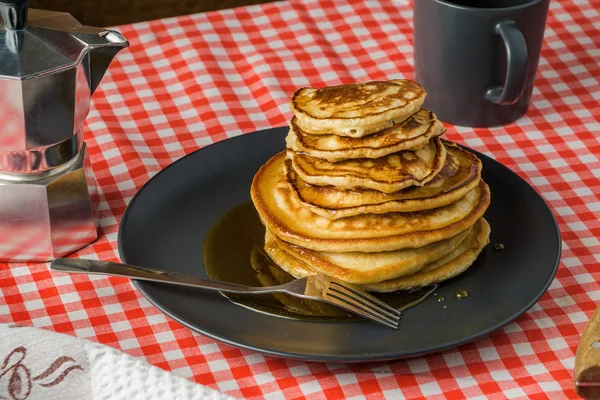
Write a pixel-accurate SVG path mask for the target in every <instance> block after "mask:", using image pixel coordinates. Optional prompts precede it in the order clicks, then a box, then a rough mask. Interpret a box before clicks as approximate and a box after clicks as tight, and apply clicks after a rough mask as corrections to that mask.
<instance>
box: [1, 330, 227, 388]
mask: <svg viewBox="0 0 600 400" xmlns="http://www.w3.org/2000/svg"><path fill="white" fill-rule="evenodd" d="M37 399H41V400H53V399H61V400H86V399H91V400H109V399H110V400H120V399H123V400H138V399H139V400H142V399H143V400H170V399H181V400H188V399H190V400H205V399H206V400H229V399H232V398H231V397H229V396H225V395H223V394H221V393H219V392H217V391H215V390H212V389H209V388H205V387H203V386H201V385H197V384H195V383H193V382H190V381H188V380H186V379H184V378H181V377H178V376H175V375H173V374H171V373H168V372H165V371H163V370H161V369H159V368H157V367H154V366H151V365H149V364H147V363H146V362H144V361H142V360H141V359H137V358H134V357H131V356H129V355H127V354H125V353H122V352H120V351H118V350H115V349H112V348H110V347H107V346H103V345H100V344H97V343H93V342H89V341H87V340H82V339H78V338H75V337H72V336H67V335H61V334H58V333H55V332H50V331H44V330H40V329H36V328H27V327H18V326H15V325H2V324H0V400H37Z"/></svg>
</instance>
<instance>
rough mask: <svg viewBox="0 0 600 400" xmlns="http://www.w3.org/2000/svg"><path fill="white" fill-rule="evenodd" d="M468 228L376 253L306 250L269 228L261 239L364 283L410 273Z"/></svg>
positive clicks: (316, 268)
mask: <svg viewBox="0 0 600 400" xmlns="http://www.w3.org/2000/svg"><path fill="white" fill-rule="evenodd" d="M469 232H470V229H468V230H466V231H464V232H462V233H459V234H458V235H456V236H454V237H452V238H450V239H448V240H443V241H441V242H437V243H432V244H430V245H427V246H424V247H419V248H416V249H403V250H397V251H383V252H379V253H362V252H350V253H332V252H318V251H314V250H308V249H305V248H302V247H299V246H294V245H291V244H289V243H286V242H284V241H283V240H281V239H279V238H277V237H276V236H275V235H273V234H272V233H271V232H269V231H267V232H266V235H265V243H271V242H275V243H274V245H275V246H277V247H279V248H280V249H281V250H283V251H285V252H286V253H289V254H290V255H292V256H293V257H295V258H297V259H298V260H300V261H302V262H304V263H305V264H306V265H308V266H309V267H310V269H311V270H313V271H316V272H320V273H323V274H325V275H328V276H331V277H334V278H337V279H341V280H343V281H346V282H350V283H355V284H367V283H377V282H381V281H384V280H389V279H394V278H399V277H402V276H407V275H411V274H414V273H415V272H417V271H419V270H421V269H422V268H423V267H425V266H426V265H428V264H430V263H432V262H434V261H436V260H438V259H440V258H442V257H444V256H445V255H446V254H448V253H449V252H451V251H453V250H454V249H456V248H457V247H458V246H459V245H460V244H461V243H462V242H463V241H464V240H465V238H466V237H467V235H468V233H469ZM272 247H273V244H270V245H269V246H265V251H266V252H267V254H269V256H270V257H271V259H272V260H273V261H274V262H275V263H276V264H277V265H279V267H280V268H281V269H283V270H284V271H286V272H288V273H289V274H291V275H297V272H295V271H293V270H291V269H290V268H291V267H287V266H286V265H285V263H278V262H277V255H276V254H273V255H271V254H270V252H272V251H273V250H272ZM288 269H290V270H288Z"/></svg>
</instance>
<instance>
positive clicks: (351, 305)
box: [325, 279, 402, 329]
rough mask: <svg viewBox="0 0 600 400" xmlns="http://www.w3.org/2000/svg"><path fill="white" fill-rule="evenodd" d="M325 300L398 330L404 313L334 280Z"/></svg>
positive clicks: (359, 290) (330, 283)
mask: <svg viewBox="0 0 600 400" xmlns="http://www.w3.org/2000/svg"><path fill="white" fill-rule="evenodd" d="M325 300H328V301H330V302H331V303H333V304H335V305H337V306H339V307H342V308H345V309H346V310H348V311H351V312H353V313H355V314H358V315H361V316H363V317H364V318H367V319H370V320H372V321H375V322H379V323H381V324H383V325H386V326H389V327H391V328H394V329H398V323H399V322H400V316H401V315H402V313H401V312H400V311H398V310H396V309H395V308H393V307H391V306H390V305H388V304H386V303H384V302H383V301H381V300H379V299H378V298H376V297H374V296H372V295H370V294H368V293H367V292H365V291H363V290H361V289H357V288H353V287H350V286H346V285H343V284H341V283H339V282H336V281H335V280H333V279H332V280H331V281H330V282H329V286H328V288H327V291H326V292H325Z"/></svg>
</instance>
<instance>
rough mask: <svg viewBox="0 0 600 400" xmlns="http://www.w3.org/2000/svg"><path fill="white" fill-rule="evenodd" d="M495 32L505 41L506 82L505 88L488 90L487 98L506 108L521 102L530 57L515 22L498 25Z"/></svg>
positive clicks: (498, 87) (497, 87) (499, 87)
mask: <svg viewBox="0 0 600 400" xmlns="http://www.w3.org/2000/svg"><path fill="white" fill-rule="evenodd" d="M495 31H496V34H498V35H500V37H501V38H502V40H503V41H504V47H505V49H506V60H507V63H506V64H507V65H506V82H505V83H504V87H502V86H496V87H493V88H491V89H488V91H487V92H486V93H485V98H486V99H487V100H489V101H491V102H492V103H495V104H499V105H503V106H506V105H511V104H515V103H516V102H517V101H519V100H520V99H521V96H522V95H523V92H524V91H525V84H526V83H527V66H528V64H529V56H528V54H527V43H525V38H524V37H523V34H522V33H521V31H520V30H519V28H518V27H517V24H515V23H514V22H513V21H502V22H499V23H497V24H496V27H495Z"/></svg>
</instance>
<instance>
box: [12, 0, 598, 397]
mask: <svg viewBox="0 0 600 400" xmlns="http://www.w3.org/2000/svg"><path fill="white" fill-rule="evenodd" d="M598 26H600V12H599V8H598V4H597V3H595V1H594V0H589V1H586V0H573V1H560V2H559V1H552V2H551V5H550V15H549V18H548V25H547V29H546V35H545V41H544V47H543V51H542V57H541V60H540V65H539V69H538V74H537V79H536V83H535V90H534V93H533V100H532V106H531V109H530V110H529V112H528V113H527V115H526V116H525V117H523V118H521V119H520V120H519V121H517V122H516V123H513V124H510V125H507V126H504V127H499V128H493V129H471V128H458V127H456V128H453V127H451V126H450V127H449V130H448V134H447V137H448V138H449V139H451V140H455V141H457V142H460V143H464V144H466V145H468V146H470V147H472V148H474V149H476V150H479V151H481V152H484V153H486V154H488V155H490V156H492V157H494V158H495V159H497V160H498V161H500V162H502V163H503V164H505V165H506V166H508V167H509V168H511V169H513V170H514V171H516V172H517V173H518V174H519V175H520V176H521V177H523V178H524V179H526V180H527V181H528V182H530V183H531V184H532V185H533V186H534V187H535V188H536V189H537V190H538V192H539V193H541V195H542V196H543V197H544V198H545V199H546V201H547V202H548V203H549V205H550V206H551V208H552V210H553V212H554V214H555V216H556V218H557V220H558V223H559V225H560V230H561V233H562V238H563V243H562V245H563V253H562V262H561V265H560V268H559V271H558V275H557V279H556V280H555V281H554V282H553V283H552V285H551V286H550V288H549V290H548V292H547V293H546V294H545V295H544V296H543V297H542V298H541V300H540V301H539V302H538V303H537V304H536V305H535V306H533V308H531V309H530V310H529V311H528V312H527V313H526V314H525V315H523V316H522V317H521V318H519V319H518V320H517V321H515V322H513V323H511V324H509V325H508V326H506V327H505V328H504V329H502V330H500V331H498V332H495V333H493V334H491V335H489V336H486V337H484V338H482V339H479V340H477V341H476V342H473V343H470V344H466V345H463V346H461V347H459V348H456V349H452V350H448V351H445V352H442V353H437V354H434V355H430V356H427V357H424V358H418V359H412V360H408V361H396V362H388V363H378V364H360V365H341V364H317V363H305V362H300V361H289V360H282V359H275V358H271V357H266V356H263V355H260V354H257V353H254V352H252V351H246V350H240V349H237V348H233V347H230V346H228V345H224V344H221V343H218V342H215V341H214V340H213V339H209V338H207V337H204V336H202V335H198V334H195V333H193V332H191V331H190V330H188V329H186V328H184V327H182V326H180V325H179V324H177V323H176V322H174V321H172V320H171V319H169V318H167V317H166V316H165V315H163V314H162V313H161V312H160V311H159V310H158V309H157V308H155V307H154V306H152V305H151V304H150V303H149V302H148V301H147V300H146V299H144V298H143V297H142V296H141V295H140V293H139V292H137V291H136V290H135V289H134V288H133V287H132V286H131V284H130V283H129V281H128V280H125V279H118V278H106V277H88V276H65V275H61V274H55V273H53V272H50V271H49V270H48V266H47V265H46V264H30V265H24V264H18V263H13V264H0V323H18V324H20V325H31V326H36V327H41V328H45V329H50V330H54V331H58V332H64V333H67V334H71V335H75V336H78V337H82V338H88V339H91V340H94V341H97V342H100V343H103V344H107V345H109V346H113V347H116V348H119V349H122V350H123V351H125V352H126V353H128V354H130V355H133V356H137V357H143V358H144V359H145V360H147V361H148V362H149V363H151V364H153V365H156V366H158V367H160V368H164V369H166V370H170V371H174V372H175V373H176V374H178V375H181V376H184V377H187V378H189V379H191V380H194V381H196V382H198V383H201V384H204V385H206V386H208V387H212V388H215V389H219V390H222V391H224V392H225V393H227V394H230V395H232V396H235V397H247V398H257V399H258V398H263V397H264V398H268V399H269V398H273V399H274V398H282V397H286V398H313V399H320V398H322V394H323V393H324V394H325V396H326V397H327V398H331V399H333V398H340V397H349V398H381V397H382V396H383V395H385V396H387V397H388V398H394V399H397V398H403V397H404V398H419V397H427V398H429V399H443V398H448V399H457V398H470V399H475V398H484V397H486V396H489V397H491V398H504V397H508V398H519V397H530V398H539V399H541V398H574V397H575V392H574V389H573V380H572V370H573V365H574V357H575V351H576V348H577V344H578V340H579V336H580V334H581V332H582V331H583V329H584V327H585V325H586V322H587V321H588V318H589V316H590V315H591V314H592V312H593V310H594V308H595V304H596V303H598V302H599V301H600V283H599V281H600V242H599V239H598V238H600V222H599V218H598V217H599V215H600V195H599V193H600V181H599V177H600V161H599V158H600V49H599V48H598V43H600V32H599V31H598ZM119 30H120V31H121V32H122V33H123V34H124V35H125V37H127V38H128V39H129V40H130V41H131V44H132V46H131V48H130V49H128V50H125V51H123V52H122V53H120V54H119V55H118V56H117V59H116V60H115V61H114V63H113V64H112V66H111V68H110V70H109V73H108V74H107V76H106V78H105V79H104V81H103V82H102V83H101V86H100V89H99V90H98V91H97V92H96V94H95V95H94V100H93V105H92V108H91V111H90V115H89V117H88V119H87V124H86V127H85V138H86V141H87V143H88V145H89V150H90V156H91V161H92V164H93V169H94V172H95V176H96V178H97V181H98V186H99V196H100V212H101V214H102V215H101V219H100V232H99V234H100V238H99V239H98V240H97V241H96V242H94V243H93V244H92V245H91V246H88V247H86V248H84V249H83V250H81V251H79V252H78V253H77V255H78V256H85V257H87V258H98V259H103V260H116V259H118V251H117V244H116V240H117V230H118V223H119V221H120V219H121V217H122V215H123V212H124V211H125V207H126V206H127V204H128V202H129V201H130V200H131V198H132V197H133V195H134V194H135V193H136V191H137V190H139V189H140V188H141V187H142V185H143V184H144V183H146V182H147V181H148V179H150V178H151V177H152V176H153V175H154V174H156V173H157V172H158V171H159V170H160V169H162V168H164V167H166V166H167V165H169V164H170V163H172V162H173V161H175V160H177V159H179V158H181V157H182V156H184V155H185V154H188V153H190V152H192V151H194V150H197V149H199V148H201V147H203V146H206V145H208V144H211V143H214V142H217V141H220V140H224V139H227V138H228V137H232V136H236V135H241V134H244V133H248V132H253V131H256V130H260V129H265V128H270V127H275V126H283V125H285V124H286V123H287V121H288V120H289V118H290V115H291V113H290V110H289V106H288V101H289V97H290V95H291V94H292V93H293V92H294V91H295V90H296V89H297V88H298V87H301V86H313V87H319V86H323V85H334V84H340V83H348V82H352V81H356V80H369V79H391V78H399V77H407V78H412V77H413V70H412V65H413V48H412V8H411V4H410V3H409V2H408V1H406V0H402V1H400V0H396V1H358V0H356V1H354V0H347V1H344V0H319V1H317V0H291V1H282V2H276V3H269V4H265V5H260V6H250V7H244V8H237V9H232V10H224V11H219V12H212V13H206V14H199V15H192V16H183V17H178V18H170V19H163V20H158V21H153V22H144V23H138V24H135V25H128V26H122V27H120V28H119ZM5 140H8V138H3V139H2V141H3V142H4V141H5Z"/></svg>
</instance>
